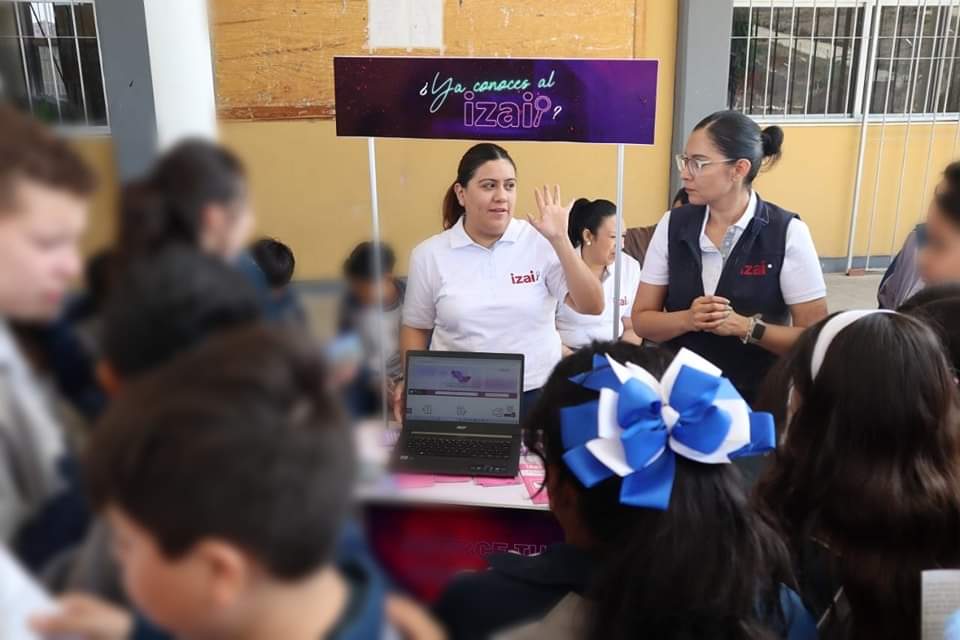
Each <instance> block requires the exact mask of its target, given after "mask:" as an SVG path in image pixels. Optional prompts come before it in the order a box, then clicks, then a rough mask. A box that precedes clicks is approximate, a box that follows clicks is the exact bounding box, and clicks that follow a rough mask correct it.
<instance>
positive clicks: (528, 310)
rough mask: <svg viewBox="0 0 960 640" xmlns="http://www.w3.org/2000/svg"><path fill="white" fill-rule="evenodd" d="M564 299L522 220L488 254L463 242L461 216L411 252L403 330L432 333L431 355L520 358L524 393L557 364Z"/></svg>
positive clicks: (555, 269)
mask: <svg viewBox="0 0 960 640" xmlns="http://www.w3.org/2000/svg"><path fill="white" fill-rule="evenodd" d="M566 297H567V280H566V276H565V275H564V273H563V267H562V266H561V265H560V259H559V258H558V257H557V254H556V252H555V251H554V250H553V247H552V246H551V245H550V243H549V242H548V241H547V240H546V238H544V237H543V236H542V235H540V233H539V232H538V231H537V230H536V229H534V228H533V227H532V226H531V225H530V224H529V223H528V222H525V221H523V220H516V219H514V220H511V221H510V224H509V226H508V227H507V231H506V233H504V234H503V237H502V238H500V240H498V241H497V243H496V244H495V245H493V247H492V248H490V249H487V248H486V247H483V246H481V245H479V244H477V243H475V242H474V241H473V240H472V239H470V236H468V235H467V232H466V231H465V230H464V228H463V218H461V219H460V221H459V222H457V224H456V225H454V226H453V227H452V228H450V229H448V230H446V231H444V232H443V233H440V234H438V235H435V236H433V237H432V238H428V239H427V240H425V241H424V242H422V243H420V244H419V245H418V246H417V247H416V248H415V249H414V250H413V253H412V254H411V256H410V274H409V279H408V282H407V295H406V299H405V300H404V305H403V324H405V325H407V326H408V327H413V328H415V329H427V330H431V329H432V330H433V338H432V340H431V342H430V348H431V349H434V350H437V351H476V352H493V353H522V354H523V355H524V364H523V367H524V374H523V378H524V380H523V388H524V391H530V390H532V389H539V388H540V387H542V386H543V384H544V383H545V382H546V381H547V378H548V377H549V376H550V373H551V372H552V371H553V368H554V366H556V364H557V362H559V361H560V357H561V349H560V335H559V334H558V333H557V327H556V323H555V321H554V318H555V314H556V309H557V301H558V300H564V299H565V298H566Z"/></svg>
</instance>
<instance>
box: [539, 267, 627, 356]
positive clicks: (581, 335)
mask: <svg viewBox="0 0 960 640" xmlns="http://www.w3.org/2000/svg"><path fill="white" fill-rule="evenodd" d="M581 255H583V254H582V252H581ZM620 267H621V270H620V300H619V301H618V304H617V305H616V306H614V304H613V296H614V293H615V292H614V285H615V284H616V278H614V277H613V273H614V265H610V266H609V267H607V269H606V270H605V271H604V272H603V276H601V278H600V282H601V283H602V284H603V313H602V314H601V315H599V316H588V315H584V314H582V313H577V312H576V311H574V310H573V309H571V308H570V305H568V304H566V303H564V302H563V301H561V302H560V303H559V305H558V306H557V331H558V332H559V333H560V340H561V341H562V342H563V344H565V345H567V346H568V347H570V348H571V349H574V350H576V349H579V348H581V347H585V346H587V345H588V344H590V343H591V342H593V341H594V340H610V339H611V338H612V337H613V318H614V313H615V311H614V310H615V309H616V310H617V311H616V313H617V314H618V315H617V318H618V323H620V324H618V326H619V327H620V330H619V331H620V332H619V333H618V334H617V336H618V337H619V336H621V335H623V324H622V321H621V320H619V319H620V318H629V317H630V312H631V311H632V310H633V301H634V299H635V298H636V297H637V287H638V286H640V263H639V262H637V261H636V260H634V259H633V258H631V257H630V256H628V255H627V254H625V253H624V254H621V261H620Z"/></svg>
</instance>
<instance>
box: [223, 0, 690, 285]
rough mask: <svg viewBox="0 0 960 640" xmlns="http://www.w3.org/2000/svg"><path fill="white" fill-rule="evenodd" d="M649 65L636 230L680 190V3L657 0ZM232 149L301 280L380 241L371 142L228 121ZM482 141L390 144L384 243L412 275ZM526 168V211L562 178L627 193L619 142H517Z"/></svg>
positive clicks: (299, 127)
mask: <svg viewBox="0 0 960 640" xmlns="http://www.w3.org/2000/svg"><path fill="white" fill-rule="evenodd" d="M638 28H641V29H643V30H644V34H643V37H640V34H638V37H637V41H638V42H640V43H641V45H640V48H639V50H638V51H637V57H639V58H658V59H660V61H661V66H660V90H659V97H658V104H657V117H658V121H657V127H656V144H655V145H654V146H652V147H635V148H628V150H627V153H626V186H625V193H624V200H625V206H624V211H625V216H626V220H627V223H628V224H630V225H639V224H651V223H654V222H656V221H657V220H658V219H659V217H660V215H661V214H662V213H663V211H664V210H665V209H666V206H667V203H668V199H669V194H668V188H669V184H668V183H669V175H670V165H669V163H670V157H671V142H670V137H671V132H672V118H673V116H672V114H673V85H674V60H675V52H676V33H677V2H676V0H656V1H655V2H648V3H647V8H646V12H645V18H644V20H643V21H642V22H640V23H639V24H638ZM222 133H223V139H224V142H225V143H226V144H227V145H229V146H230V147H231V148H233V149H234V150H235V151H237V152H238V153H239V154H240V155H241V156H242V157H243V159H244V160H245V161H246V162H247V164H248V169H249V171H250V176H251V180H252V185H253V190H254V198H255V204H256V207H257V210H258V213H259V222H260V224H259V231H260V232H261V233H264V234H268V235H273V236H276V237H277V238H278V239H281V240H283V241H284V242H287V243H288V244H290V246H291V247H292V248H293V250H294V252H295V254H296V256H297V278H298V279H319V278H331V277H336V276H338V275H339V272H340V265H341V264H342V262H343V260H344V258H345V257H346V256H347V254H348V253H349V251H350V249H351V248H352V247H353V246H354V245H355V244H356V243H357V242H360V241H361V240H365V239H369V237H370V233H371V227H370V199H369V182H368V180H369V178H368V171H367V146H366V141H363V140H350V139H338V138H337V137H336V136H335V128H334V123H333V122H332V121H328V120H288V121H278V122H225V123H223V126H222ZM469 144H470V143H467V142H462V141H460V142H457V141H427V140H416V141H411V140H380V141H378V142H377V155H378V163H377V171H378V174H379V187H380V188H379V196H380V207H381V217H382V230H383V238H384V240H385V241H387V242H389V243H391V244H392V245H393V246H394V248H395V249H396V251H397V255H398V258H399V264H398V270H399V272H401V273H405V271H406V264H407V258H408V257H409V253H410V250H411V249H412V248H413V247H414V246H415V245H416V244H417V243H418V242H420V241H421V240H423V239H424V238H426V237H428V236H429V235H431V234H433V233H437V232H438V231H440V229H441V226H440V202H441V199H442V198H443V194H444V192H445V191H446V189H447V187H449V185H450V184H451V183H452V182H453V180H454V179H455V177H456V167H457V163H458V162H459V160H460V156H461V155H462V154H463V152H464V151H465V150H466V149H467V147H468V146H469ZM508 149H509V150H510V152H511V153H512V155H513V156H514V159H515V160H516V162H517V165H518V167H519V175H520V198H519V203H518V213H523V212H528V211H531V210H532V208H533V206H534V204H533V195H532V193H533V188H534V186H535V185H538V184H543V183H544V182H551V183H553V182H556V183H559V184H560V185H561V187H562V189H563V193H564V197H565V198H573V197H580V196H585V197H591V198H598V197H604V198H608V199H614V198H615V196H616V167H617V164H616V147H614V146H609V145H605V146H600V145H583V144H561V143H514V144H510V145H508Z"/></svg>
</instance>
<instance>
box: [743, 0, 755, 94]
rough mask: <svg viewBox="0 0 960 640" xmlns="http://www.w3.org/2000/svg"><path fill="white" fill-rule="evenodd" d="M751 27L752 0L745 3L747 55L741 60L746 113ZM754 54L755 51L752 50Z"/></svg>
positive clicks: (751, 38)
mask: <svg viewBox="0 0 960 640" xmlns="http://www.w3.org/2000/svg"><path fill="white" fill-rule="evenodd" d="M752 29H753V1H752V0H751V2H750V4H749V5H747V57H746V59H745V60H744V61H743V112H744V113H748V112H749V111H750V107H748V106H747V105H748V100H747V97H748V94H747V85H748V83H749V81H750V67H751V65H750V43H751V42H752V41H753V34H752V33H750V32H751V31H752ZM754 55H756V51H754ZM749 97H750V99H751V100H750V101H751V102H752V99H753V89H752V87H751V93H750V94H749Z"/></svg>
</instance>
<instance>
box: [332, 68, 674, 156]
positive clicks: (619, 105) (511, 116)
mask: <svg viewBox="0 0 960 640" xmlns="http://www.w3.org/2000/svg"><path fill="white" fill-rule="evenodd" d="M333 67H334V76H335V80H334V82H335V85H336V87H335V89H336V108H337V135H338V136H358V137H375V138H449V139H467V140H542V141H566V142H602V143H619V144H653V136H654V124H655V119H656V105H657V70H658V63H657V61H656V60H526V59H518V58H389V57H341V58H335V59H334V61H333Z"/></svg>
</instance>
